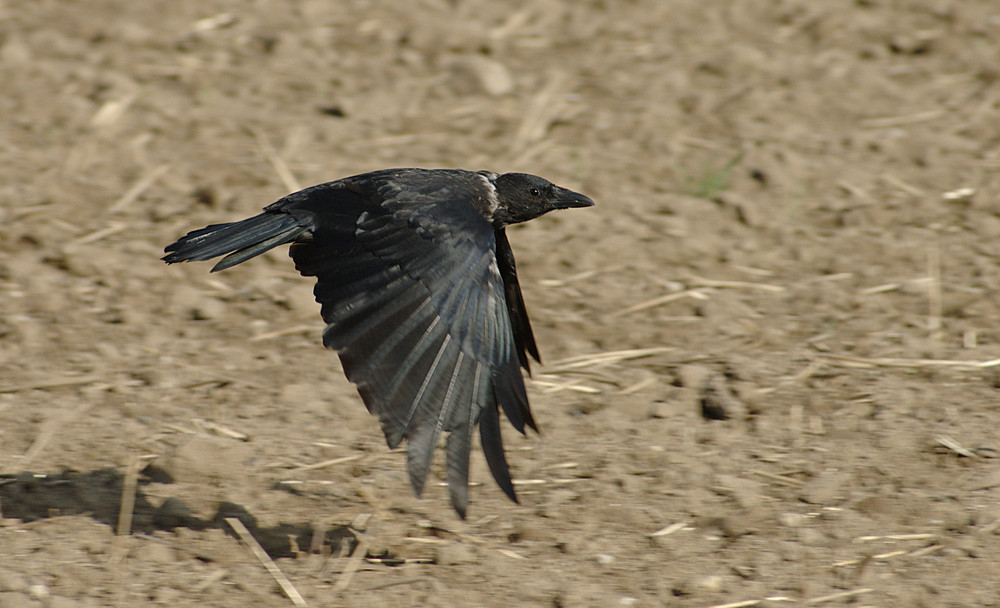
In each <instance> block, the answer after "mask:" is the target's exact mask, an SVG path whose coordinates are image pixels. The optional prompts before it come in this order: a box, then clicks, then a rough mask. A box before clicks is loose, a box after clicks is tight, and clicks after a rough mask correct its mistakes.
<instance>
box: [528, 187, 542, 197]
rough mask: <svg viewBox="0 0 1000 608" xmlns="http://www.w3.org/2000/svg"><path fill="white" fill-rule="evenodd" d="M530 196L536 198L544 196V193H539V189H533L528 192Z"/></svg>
mask: <svg viewBox="0 0 1000 608" xmlns="http://www.w3.org/2000/svg"><path fill="white" fill-rule="evenodd" d="M528 194H530V195H531V196H535V197H538V196H541V195H542V193H541V192H539V191H538V188H532V189H531V190H528Z"/></svg>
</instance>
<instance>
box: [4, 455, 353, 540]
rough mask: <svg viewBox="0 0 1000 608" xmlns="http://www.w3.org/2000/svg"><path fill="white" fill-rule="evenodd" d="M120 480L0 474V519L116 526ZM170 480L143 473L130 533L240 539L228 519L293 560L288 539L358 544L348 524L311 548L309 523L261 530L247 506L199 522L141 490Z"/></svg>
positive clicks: (108, 473)
mask: <svg viewBox="0 0 1000 608" xmlns="http://www.w3.org/2000/svg"><path fill="white" fill-rule="evenodd" d="M123 480H124V475H123V474H122V473H121V472H120V471H118V470H117V469H115V468H112V467H106V468H102V469H96V470H93V471H88V472H80V471H72V470H66V471H63V472H62V473H58V474H38V473H32V472H30V471H22V472H20V473H17V474H13V475H10V474H8V475H0V507H2V509H3V511H2V513H3V517H6V518H13V519H20V520H21V521H23V522H32V521H37V520H40V519H45V518H48V517H57V516H64V515H89V516H90V517H92V518H94V519H95V520H97V521H99V522H101V523H103V524H106V525H108V526H111V527H113V528H114V527H117V525H118V515H119V512H120V509H121V501H122V485H123ZM172 481H173V480H172V479H171V478H170V476H169V475H168V474H167V473H166V472H165V471H163V470H162V469H158V468H156V467H153V466H149V467H146V468H145V469H143V471H142V473H141V475H140V477H139V483H138V488H137V489H136V496H135V506H134V508H133V513H132V532H133V533H145V534H150V533H152V532H154V531H156V530H168V531H169V530H174V529H176V528H189V529H191V530H206V529H208V528H219V529H221V530H223V531H224V532H225V533H226V534H228V535H229V536H232V537H233V538H238V537H237V535H236V533H235V532H234V531H233V530H232V528H230V526H229V525H228V524H227V523H226V521H225V520H226V518H228V517H235V518H237V519H239V520H240V521H241V522H243V525H244V526H246V527H247V529H248V530H250V533H251V534H253V536H254V538H256V539H257V542H259V543H260V544H261V546H262V547H263V548H264V550H265V551H267V554H268V555H270V556H271V557H272V558H279V557H296V554H297V552H296V549H295V547H294V546H293V543H292V540H291V539H295V541H296V543H297V546H298V547H309V548H311V549H312V550H314V551H320V550H323V551H325V550H326V549H327V548H328V549H329V550H330V551H332V552H333V553H337V552H338V551H340V550H341V549H342V547H343V545H344V543H347V544H348V548H349V549H350V551H353V550H354V547H355V546H356V545H357V537H356V535H355V534H354V532H353V531H352V530H351V529H350V527H348V526H337V527H335V528H331V529H328V530H326V531H325V533H324V538H323V542H322V543H315V544H314V543H313V534H314V533H315V530H314V528H313V527H312V525H310V524H308V523H301V524H287V523H282V524H279V525H277V526H273V527H270V528H267V527H262V526H260V525H258V523H257V518H256V517H254V516H253V514H251V513H250V512H249V511H248V510H247V509H246V508H245V507H243V506H242V505H238V504H235V503H231V502H223V503H222V504H220V505H219V508H218V510H217V511H216V513H215V515H214V516H213V517H211V518H210V519H202V518H199V517H197V516H196V515H194V514H193V513H192V511H191V509H189V508H188V507H187V505H185V504H184V503H183V502H182V501H181V500H179V499H177V498H173V497H171V498H167V499H166V500H164V501H163V502H162V504H160V506H158V507H157V506H154V505H153V504H152V503H151V502H150V501H149V499H148V498H147V496H146V495H145V494H144V493H143V491H142V487H143V486H146V485H149V484H150V483H171V482H172Z"/></svg>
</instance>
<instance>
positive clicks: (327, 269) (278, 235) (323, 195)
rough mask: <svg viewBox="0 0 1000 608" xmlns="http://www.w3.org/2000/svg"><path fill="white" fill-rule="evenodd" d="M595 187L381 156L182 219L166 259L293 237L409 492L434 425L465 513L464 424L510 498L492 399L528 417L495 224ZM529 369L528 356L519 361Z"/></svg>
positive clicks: (230, 255)
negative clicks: (239, 213) (244, 215)
mask: <svg viewBox="0 0 1000 608" xmlns="http://www.w3.org/2000/svg"><path fill="white" fill-rule="evenodd" d="M593 204H594V203H593V201H592V200H590V199H589V198H587V197H586V196H583V195H582V194H577V193H575V192H572V191H570V190H567V189H565V188H560V187H558V186H556V185H554V184H552V183H550V182H548V181H546V180H544V179H542V178H540V177H537V176H534V175H527V174H523V173H506V174H503V175H498V174H496V173H490V172H488V171H479V172H473V171H464V170H457V169H456V170H451V169H437V170H428V169H387V170H383V171H375V172H372V173H365V174H362V175H356V176H353V177H347V178H344V179H340V180H337V181H333V182H329V183H326V184H321V185H318V186H313V187H312V188H306V189H305V190H302V191H300V192H296V193H294V194H289V195H288V196H286V197H284V198H282V199H281V200H279V201H277V202H275V203H274V204H272V205H269V206H267V207H265V208H264V212H263V213H261V214H260V215H257V216H255V217H251V218H249V219H245V220H243V221H240V222H234V223H229V224H216V225H212V226H208V227H206V228H202V229H201V230H196V231H194V232H190V233H188V234H187V235H186V236H184V237H182V238H181V239H180V240H178V241H177V242H176V243H173V244H172V245H169V246H168V247H167V248H166V253H167V255H166V256H165V257H164V258H163V259H164V260H165V261H166V262H168V263H174V262H182V261H189V260H190V261H196V260H208V259H211V258H214V257H217V256H220V255H225V257H224V258H223V259H222V260H221V261H219V262H218V263H217V264H216V265H215V267H214V268H213V269H212V271H213V272H215V271H217V270H223V269H225V268H229V267H230V266H234V265H236V264H239V263H241V262H244V261H246V260H248V259H250V258H252V257H254V256H257V255H260V254H261V253H264V252H265V251H267V250H269V249H272V248H274V247H277V246H278V245H282V244H285V243H291V248H290V255H291V257H292V259H293V260H294V262H295V267H296V269H297V270H298V271H299V272H300V273H302V274H303V275H305V276H314V277H316V279H317V281H316V287H315V290H314V293H315V296H316V300H317V301H318V302H319V303H320V304H321V305H322V310H321V314H322V317H323V320H324V321H325V322H326V323H327V326H326V329H325V330H324V332H323V344H324V345H325V346H327V347H328V348H332V349H335V350H337V352H338V354H339V355H340V359H341V362H342V363H343V367H344V372H345V373H346V374H347V377H348V379H349V380H351V382H353V383H355V384H356V385H357V388H358V392H359V393H360V394H361V397H362V399H363V400H364V402H365V405H366V406H367V408H368V410H369V412H371V413H372V414H374V415H376V416H378V418H379V420H380V421H381V423H382V430H383V432H384V433H385V437H386V441H387V442H388V444H389V447H390V448H395V447H397V446H398V445H399V444H400V442H401V441H402V440H403V439H404V438H405V439H406V440H407V471H408V473H409V477H410V482H411V485H412V487H413V490H414V492H415V493H416V494H417V495H418V496H419V495H420V493H421V491H422V489H423V486H424V481H425V480H426V478H427V473H428V470H429V468H430V463H431V458H432V455H433V452H434V448H435V446H436V445H437V442H438V439H439V438H440V436H441V434H442V432H446V433H447V434H448V435H447V447H446V451H447V478H448V486H449V489H450V493H451V502H452V505H453V506H454V508H455V510H456V511H457V512H458V513H459V515H461V516H462V517H465V511H466V506H467V504H468V479H469V452H470V449H471V436H472V431H473V430H474V428H475V426H476V424H477V423H478V424H479V433H480V440H481V444H482V446H483V451H484V453H485V455H486V460H487V463H488V464H489V467H490V471H491V472H492V474H493V478H494V479H495V480H496V482H497V484H499V486H500V488H501V489H502V490H503V491H504V493H506V494H507V496H509V497H510V498H511V499H512V500H515V501H516V500H517V497H516V494H515V493H514V487H513V485H512V483H511V478H510V473H509V471H508V468H507V461H506V458H505V457H504V451H503V443H502V440H501V436H500V419H499V410H500V409H503V412H504V414H505V415H506V416H507V419H508V420H509V421H510V423H511V424H512V425H513V426H514V428H515V429H517V430H518V431H519V432H521V433H524V428H525V426H529V427H531V428H533V429H536V430H537V427H536V425H535V421H534V418H532V415H531V409H530V408H529V406H528V398H527V394H526V393H525V389H524V380H523V378H522V376H521V371H520V369H519V367H523V368H524V369H525V370H529V367H528V356H529V355H530V356H531V357H533V358H534V359H535V360H536V361H537V360H539V355H538V347H537V346H536V345H535V339H534V336H533V334H532V331H531V324H530V322H529V321H528V313H527V311H526V310H525V307H524V300H523V298H522V296H521V288H520V287H519V285H518V282H517V269H516V266H515V263H514V254H513V251H511V248H510V244H509V243H508V241H507V235H506V233H505V227H506V226H507V225H509V224H513V223H517V222H523V221H527V220H530V219H533V218H536V217H538V216H540V215H542V214H544V213H547V212H548V211H551V210H554V209H565V208H570V207H588V206H591V205H593ZM529 371H530V370H529Z"/></svg>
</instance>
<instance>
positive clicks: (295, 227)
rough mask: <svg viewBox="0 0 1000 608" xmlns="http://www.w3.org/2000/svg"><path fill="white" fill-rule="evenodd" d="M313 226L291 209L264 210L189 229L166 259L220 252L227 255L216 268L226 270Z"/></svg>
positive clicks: (198, 258)
mask: <svg viewBox="0 0 1000 608" xmlns="http://www.w3.org/2000/svg"><path fill="white" fill-rule="evenodd" d="M309 230H310V226H308V225H303V224H302V222H301V220H299V219H296V218H295V217H293V216H292V215H289V214H287V213H275V212H264V213H261V214H260V215H257V216H254V217H251V218H247V219H245V220H243V221H240V222H232V223H229V224H213V225H211V226H206V227H205V228H202V229H201V230H195V231H193V232H189V233H187V234H186V235H184V236H183V237H181V238H180V239H178V241H177V242H176V243H173V244H171V245H168V246H167V248H166V249H164V251H165V252H166V254H167V255H165V256H164V257H163V261H164V262H166V263H168V264H173V263H175V262H188V261H191V262H200V261H203V260H210V259H212V258H214V257H218V256H220V255H224V254H229V255H226V257H224V258H222V259H221V260H219V263H218V264H216V265H215V266H214V267H213V268H212V272H216V271H219V270H225V269H226V268H229V267H230V266H235V265H237V264H239V263H240V262H245V261H247V260H249V259H250V258H252V257H255V256H258V255H260V254H262V253H264V252H265V251H267V250H269V249H273V248H274V247H277V246H278V245H284V244H285V243H290V242H292V241H294V240H295V239H297V238H299V237H300V236H302V235H303V234H304V233H306V232H308V231H309Z"/></svg>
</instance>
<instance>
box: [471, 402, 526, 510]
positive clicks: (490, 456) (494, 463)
mask: <svg viewBox="0 0 1000 608" xmlns="http://www.w3.org/2000/svg"><path fill="white" fill-rule="evenodd" d="M495 399H496V398H495V397H494V398H493V399H490V402H489V403H487V404H486V409H484V410H483V413H482V415H480V417H479V441H480V443H481V444H482V447H483V454H485V455H486V464H488V465H489V467H490V473H492V474H493V479H494V480H496V482H497V485H498V486H500V489H501V490H503V493H504V494H506V495H507V496H508V497H509V498H510V499H511V500H513V501H514V502H519V501H518V500H517V494H516V493H515V492H514V483H513V482H512V481H511V479H510V469H509V468H508V467H507V458H506V457H505V456H504V453H503V438H502V437H501V436H500V411H499V410H498V409H497V404H496V400H495Z"/></svg>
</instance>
